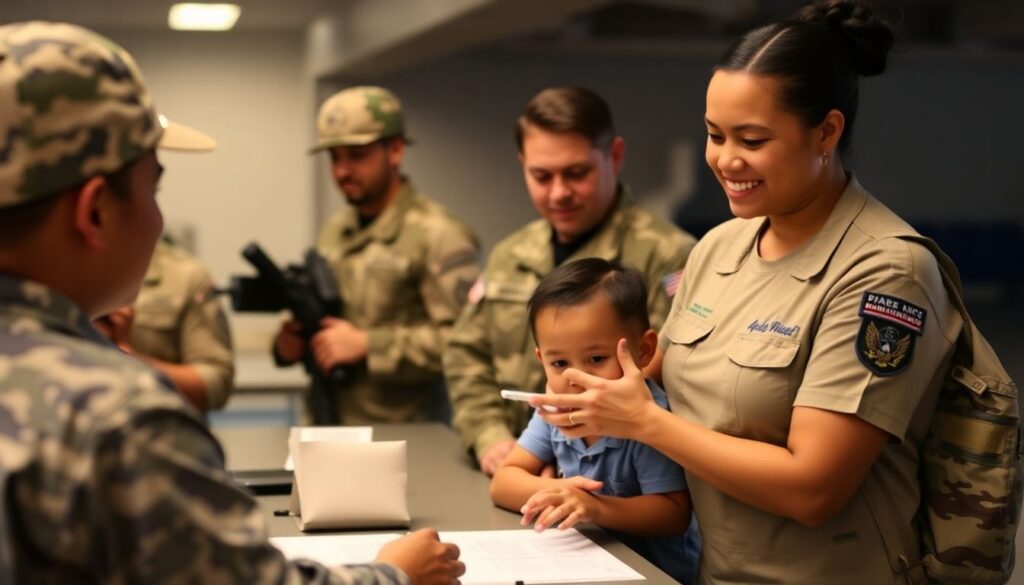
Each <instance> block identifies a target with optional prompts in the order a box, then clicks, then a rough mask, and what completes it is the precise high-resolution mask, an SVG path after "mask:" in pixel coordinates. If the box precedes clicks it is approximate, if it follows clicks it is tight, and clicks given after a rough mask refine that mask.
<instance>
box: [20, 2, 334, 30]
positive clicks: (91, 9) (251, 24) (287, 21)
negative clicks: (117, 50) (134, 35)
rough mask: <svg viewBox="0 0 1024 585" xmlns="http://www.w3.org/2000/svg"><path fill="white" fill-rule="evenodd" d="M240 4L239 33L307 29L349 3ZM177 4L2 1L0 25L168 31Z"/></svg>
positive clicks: (237, 26)
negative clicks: (169, 17)
mask: <svg viewBox="0 0 1024 585" xmlns="http://www.w3.org/2000/svg"><path fill="white" fill-rule="evenodd" d="M224 1H230V2H233V3H235V4H239V5H240V6H241V7H242V15H241V16H240V17H239V19H238V24H237V25H236V27H235V28H236V29H237V30H289V29H302V28H305V27H306V25H308V24H309V23H310V22H311V21H312V20H313V19H314V18H315V17H317V16H319V15H322V14H327V13H330V12H332V11H333V10H336V9H338V7H339V6H341V5H343V4H344V3H345V2H346V0H224ZM174 3H175V2H174V1H173V0H0V22H16V21H20V20H37V19H39V20H60V21H67V22H74V23H76V24H81V25H83V26H87V27H89V28H96V29H105V30H109V29H125V28H127V29H137V30H147V29H148V30H166V29H167V11H168V10H169V9H170V7H171V5H172V4H174Z"/></svg>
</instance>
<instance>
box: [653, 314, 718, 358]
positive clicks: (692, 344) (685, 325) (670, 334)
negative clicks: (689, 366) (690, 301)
mask: <svg viewBox="0 0 1024 585" xmlns="http://www.w3.org/2000/svg"><path fill="white" fill-rule="evenodd" d="M714 328H715V325H714V323H707V322H704V321H697V320H693V319H689V318H687V317H686V316H685V315H684V316H676V317H675V318H674V319H672V320H670V321H669V322H668V323H667V324H666V325H665V337H666V338H668V340H669V341H670V342H671V345H670V346H669V347H668V348H667V349H666V350H665V363H666V364H668V363H671V364H672V365H673V367H674V366H677V365H679V366H681V365H684V364H685V363H686V360H687V358H689V357H690V354H692V353H693V350H695V349H696V348H697V346H698V344H700V342H701V341H703V340H704V339H705V338H707V336H708V335H710V334H711V332H712V331H713V330H714Z"/></svg>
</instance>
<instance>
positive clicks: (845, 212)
mask: <svg viewBox="0 0 1024 585" xmlns="http://www.w3.org/2000/svg"><path fill="white" fill-rule="evenodd" d="M867 199H868V193H867V191H865V190H864V188H863V187H861V185H860V183H859V182H858V181H857V178H856V177H854V176H853V175H852V174H851V175H850V180H849V181H848V182H847V184H846V189H844V190H843V193H842V195H840V196H839V201H837V202H836V206H835V207H834V208H833V209H832V213H831V214H830V215H829V216H828V220H826V221H825V225H823V226H822V228H821V230H819V231H818V233H817V234H815V235H814V236H813V237H812V238H811V239H810V240H809V241H808V242H806V243H804V244H803V245H801V246H800V248H799V249H798V250H796V251H795V252H793V253H794V254H797V255H798V256H797V257H795V258H793V263H792V269H791V274H792V275H793V277H794V278H796V279H798V280H808V279H810V278H813V277H814V276H816V275H818V274H819V273H821V271H822V270H824V269H825V267H826V266H827V265H828V261H829V260H830V259H831V258H832V254H833V253H834V252H835V250H836V248H837V247H839V242H841V241H842V240H843V236H845V235H846V231H847V230H848V229H850V225H851V224H852V223H853V220H854V219H855V218H856V217H857V215H859V214H860V212H861V210H863V209H864V205H865V203H866V202H867ZM766 221H768V218H761V219H760V220H752V221H748V222H744V223H745V224H744V226H743V227H742V228H741V230H740V232H739V234H737V236H736V237H735V238H733V243H732V245H731V246H730V247H729V248H727V249H726V251H725V253H724V254H723V255H722V259H721V260H719V262H718V263H717V264H716V265H715V272H718V273H719V274H732V273H733V272H736V271H737V270H739V268H740V266H742V265H743V262H744V261H745V260H746V259H747V256H749V255H750V254H752V253H755V250H756V244H757V236H758V234H759V233H761V231H762V229H763V228H764V225H765V222H766Z"/></svg>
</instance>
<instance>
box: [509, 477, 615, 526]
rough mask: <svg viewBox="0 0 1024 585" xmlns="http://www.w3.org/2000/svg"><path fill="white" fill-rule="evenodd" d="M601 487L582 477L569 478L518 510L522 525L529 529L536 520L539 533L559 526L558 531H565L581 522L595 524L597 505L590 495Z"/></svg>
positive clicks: (597, 482) (541, 492)
mask: <svg viewBox="0 0 1024 585" xmlns="http://www.w3.org/2000/svg"><path fill="white" fill-rule="evenodd" d="M602 485H604V484H602V483H601V482H599V481H595V480H593V479H590V478H587V477H582V476H576V477H569V478H566V479H564V480H562V483H561V485H559V486H557V487H551V488H545V489H542V490H540V491H538V492H537V493H535V494H533V495H532V496H530V499H529V500H526V503H525V504H523V507H522V508H520V510H519V511H520V512H522V514H523V518H522V520H520V522H519V523H520V524H522V525H523V526H527V525H528V524H530V522H533V521H534V519H536V522H534V525H533V528H534V530H536V531H537V532H540V531H542V530H544V529H545V528H548V527H550V526H553V525H555V524H556V523H558V529H559V530H565V529H568V528H572V527H573V526H575V525H576V524H579V523H580V522H594V521H595V520H596V519H597V510H598V502H597V498H595V497H594V496H593V494H591V492H595V491H597V490H599V489H601V486H602ZM559 522H560V523H559Z"/></svg>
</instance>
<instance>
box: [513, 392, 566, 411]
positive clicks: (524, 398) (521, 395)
mask: <svg viewBox="0 0 1024 585" xmlns="http://www.w3.org/2000/svg"><path fill="white" fill-rule="evenodd" d="M540 395H541V394H540V393H539V392H523V391H522V390H508V389H503V390H502V391H501V397H502V398H504V399H505V400H518V401H520V402H529V401H530V399H531V398H533V397H534V396H540ZM541 408H543V409H544V410H546V411H548V412H558V407H557V406H549V405H544V406H542V407H541Z"/></svg>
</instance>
